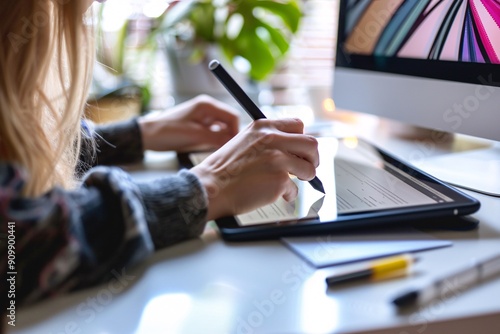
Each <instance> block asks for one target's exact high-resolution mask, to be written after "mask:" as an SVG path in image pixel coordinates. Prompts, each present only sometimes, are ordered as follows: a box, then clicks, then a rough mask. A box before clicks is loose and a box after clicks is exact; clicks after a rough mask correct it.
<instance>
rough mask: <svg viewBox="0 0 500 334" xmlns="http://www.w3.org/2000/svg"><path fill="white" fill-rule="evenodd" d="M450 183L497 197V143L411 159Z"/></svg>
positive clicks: (499, 152)
mask: <svg viewBox="0 0 500 334" xmlns="http://www.w3.org/2000/svg"><path fill="white" fill-rule="evenodd" d="M412 163H413V164H414V165H415V166H417V167H418V168H420V169H422V170H423V171H425V172H427V173H429V174H431V175H432V176H434V177H436V178H438V179H440V180H442V181H444V182H447V183H449V184H452V185H454V186H457V187H460V188H463V189H468V190H472V191H475V192H478V193H482V194H486V195H490V196H496V197H500V143H498V142H495V143H493V144H491V146H490V147H488V148H482V149H474V150H469V151H464V152H454V153H449V154H444V155H439V156H434V157H428V158H424V159H420V160H419V161H415V162H412Z"/></svg>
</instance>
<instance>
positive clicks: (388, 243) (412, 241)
mask: <svg viewBox="0 0 500 334" xmlns="http://www.w3.org/2000/svg"><path fill="white" fill-rule="evenodd" d="M282 241H283V242H284V243H285V245H287V246H288V247H289V248H290V249H291V250H293V251H294V252H295V253H296V254H298V255H299V256H300V257H302V258H303V259H304V260H306V261H307V262H309V263H310V264H311V265H313V266H314V267H316V268H321V267H327V266H335V265H340V264H346V263H352V262H358V261H364V260H370V259H375V258H380V257H384V256H390V255H396V254H402V253H413V252H419V251H424V250H430V249H435V248H442V247H449V246H451V245H452V242H451V241H447V240H439V239H435V238H433V237H431V236H430V235H428V234H426V233H423V232H420V231H418V230H415V229H413V228H391V229H380V230H379V231H373V230H371V231H359V232H354V233H350V234H345V233H343V234H331V235H321V236H311V237H293V238H292V237H290V238H282Z"/></svg>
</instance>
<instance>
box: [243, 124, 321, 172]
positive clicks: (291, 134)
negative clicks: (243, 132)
mask: <svg viewBox="0 0 500 334" xmlns="http://www.w3.org/2000/svg"><path fill="white" fill-rule="evenodd" d="M251 126H253V127H255V128H266V127H267V128H268V129H269V131H261V132H259V133H264V135H265V137H264V138H263V139H261V141H262V142H263V143H264V144H266V145H269V147H270V148H272V149H275V150H277V152H281V153H282V154H283V157H282V158H283V159H284V161H283V162H282V164H281V166H285V167H286V168H287V169H288V172H289V173H291V174H293V175H295V176H297V177H298V178H299V179H300V180H311V179H312V178H314V176H315V175H316V167H318V165H319V154H318V141H317V140H316V138H314V137H312V136H308V135H304V134H303V129H304V125H303V123H302V121H300V120H298V119H282V120H275V121H271V120H258V121H255V122H254V123H253V124H252V125H251Z"/></svg>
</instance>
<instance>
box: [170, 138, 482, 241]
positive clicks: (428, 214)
mask: <svg viewBox="0 0 500 334" xmlns="http://www.w3.org/2000/svg"><path fill="white" fill-rule="evenodd" d="M338 139H339V140H341V139H342V138H338ZM357 140H359V141H362V142H363V143H364V144H366V145H370V146H371V147H372V148H373V149H374V150H376V151H377V153H378V154H379V155H380V156H381V158H382V159H383V160H384V161H385V162H386V163H389V164H391V165H392V166H394V167H396V168H398V169H399V170H401V171H403V172H405V173H407V174H409V175H411V176H413V177H415V178H417V179H418V180H420V181H424V182H425V183H426V184H428V185H429V186H431V187H432V188H433V189H435V190H437V191H439V192H440V193H442V194H444V195H446V196H448V197H450V198H451V199H452V200H453V201H452V202H443V203H434V204H427V205H417V206H409V207H404V208H393V209H383V210H375V211H364V212H360V213H350V214H344V215H339V216H338V217H337V218H336V219H335V220H332V221H326V222H325V221H320V220H319V218H306V219H299V220H287V221H279V222H275V223H265V224H256V225H245V226H242V225H240V224H239V223H238V222H237V220H236V218H235V217H232V216H231V217H224V218H220V219H217V220H215V223H216V224H217V227H218V228H219V231H220V233H221V236H222V238H223V239H225V240H229V241H243V240H258V239H275V238H280V237H285V236H300V235H314V234H324V233H330V232H334V231H341V230H349V229H355V228H362V227H374V226H382V225H384V226H385V225H390V224H397V223H399V224H405V225H418V224H419V223H420V222H423V221H427V220H432V219H449V218H453V217H460V216H465V215H469V214H472V213H474V212H476V211H477V210H479V208H480V202H479V201H478V200H477V199H475V198H473V197H471V196H469V195H467V194H465V193H463V192H462V191H460V190H458V189H456V188H454V187H452V186H449V185H447V184H445V183H444V182H442V181H440V180H438V179H436V178H434V177H433V176H431V175H429V174H427V173H425V172H423V171H421V170H419V169H418V168H416V167H414V166H412V165H410V164H407V163H405V162H403V161H402V160H400V159H398V158H396V157H395V156H393V155H391V154H390V153H388V152H386V151H384V150H382V149H380V148H379V147H378V146H376V145H374V144H373V143H371V142H369V141H367V140H365V139H362V138H357ZM190 154H191V153H179V154H178V155H177V157H178V160H179V163H180V165H181V166H182V167H184V168H191V167H192V166H193V163H192V161H191V160H190ZM448 223H449V221H448ZM451 225H453V223H451ZM426 226H428V224H427V225H426ZM428 227H429V226H428ZM430 227H432V226H430Z"/></svg>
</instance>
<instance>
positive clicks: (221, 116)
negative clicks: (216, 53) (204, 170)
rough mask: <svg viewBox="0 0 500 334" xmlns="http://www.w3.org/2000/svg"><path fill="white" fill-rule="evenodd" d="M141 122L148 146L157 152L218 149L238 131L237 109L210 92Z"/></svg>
mask: <svg viewBox="0 0 500 334" xmlns="http://www.w3.org/2000/svg"><path fill="white" fill-rule="evenodd" d="M138 122H139V127H140V128H141V134H142V142H143V146H144V149H145V150H154V151H170V150H172V151H178V152H186V151H193V150H212V149H217V148H219V147H221V146H222V145H224V144H225V143H226V142H227V141H228V140H229V139H231V138H232V137H234V136H235V135H236V133H238V114H237V112H236V111H235V110H233V109H232V108H231V107H230V106H228V105H226V104H224V103H222V102H220V101H217V100H215V99H213V98H211V97H209V96H207V95H200V96H198V97H196V98H194V99H192V100H189V101H187V102H184V103H181V104H179V105H177V106H175V107H173V108H172V109H170V110H168V111H164V112H158V113H153V114H150V115H147V116H144V117H141V118H139V120H138Z"/></svg>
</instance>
